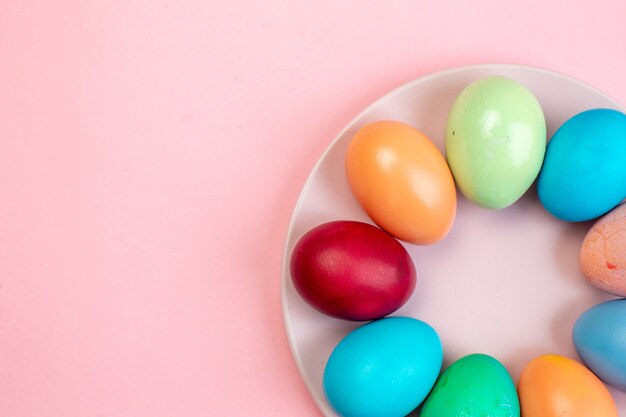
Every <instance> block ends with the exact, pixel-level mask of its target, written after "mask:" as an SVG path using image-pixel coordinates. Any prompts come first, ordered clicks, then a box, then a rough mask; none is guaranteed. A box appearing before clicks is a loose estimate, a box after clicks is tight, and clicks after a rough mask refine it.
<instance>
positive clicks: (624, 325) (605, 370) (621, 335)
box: [573, 299, 626, 392]
mask: <svg viewBox="0 0 626 417" xmlns="http://www.w3.org/2000/svg"><path fill="white" fill-rule="evenodd" d="M573 339H574V347H576V351H577V352H578V355H579V356H580V358H581V359H582V360H583V362H585V365H587V367H588V368H589V369H591V371H593V373H594V374H596V375H597V376H598V377H599V378H600V379H601V380H603V381H604V382H606V383H607V384H610V385H612V386H614V387H616V388H618V389H620V390H622V391H624V392H626V299H620V300H611V301H607V302H605V303H602V304H598V305H596V306H594V307H591V308H590V309H589V310H587V311H585V312H584V313H583V314H582V315H581V316H580V317H579V318H578V320H577V321H576V324H575V325H574V334H573Z"/></svg>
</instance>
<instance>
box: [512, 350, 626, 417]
mask: <svg viewBox="0 0 626 417" xmlns="http://www.w3.org/2000/svg"><path fill="white" fill-rule="evenodd" d="M517 390H518V393H519V399H520V405H521V409H522V416H524V417H562V416H567V417H592V416H597V417H619V416H618V414H617V407H616V406H615V402H614V400H613V397H611V394H610V393H609V390H608V389H607V388H606V387H605V386H604V384H603V383H602V382H601V381H600V380H599V379H598V377H596V376H595V375H594V374H593V373H592V372H591V371H590V370H589V369H587V368H586V367H585V366H583V365H582V364H580V363H578V362H576V361H574V360H572V359H569V358H566V357H564V356H559V355H544V356H539V357H538V358H535V359H533V360H532V361H530V363H529V364H528V365H526V368H524V370H523V371H522V375H521V376H520V380H519V384H518V386H517Z"/></svg>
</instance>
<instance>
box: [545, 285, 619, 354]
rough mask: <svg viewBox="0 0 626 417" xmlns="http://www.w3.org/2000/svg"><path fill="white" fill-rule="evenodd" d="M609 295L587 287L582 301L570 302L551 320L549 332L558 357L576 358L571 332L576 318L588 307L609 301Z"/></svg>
mask: <svg viewBox="0 0 626 417" xmlns="http://www.w3.org/2000/svg"><path fill="white" fill-rule="evenodd" d="M611 298H612V297H611V296H610V295H609V294H606V293H603V292H602V291H600V290H597V289H595V288H593V287H592V286H591V285H590V286H589V293H588V294H586V295H585V296H584V298H582V299H575V300H570V301H569V302H567V303H565V304H564V305H563V306H562V307H561V309H559V311H558V312H557V313H556V315H555V316H554V317H553V318H552V323H551V330H552V338H553V342H554V344H555V345H556V346H557V348H558V350H557V352H554V353H557V354H559V355H564V356H568V357H570V358H574V359H575V358H577V356H578V355H577V354H576V350H575V349H574V344H573V342H572V330H573V329H574V324H575V323H576V320H578V317H580V315H581V314H582V313H584V312H585V311H586V310H587V309H589V308H590V307H592V306H594V305H596V304H599V303H601V302H603V301H606V300H608V299H611Z"/></svg>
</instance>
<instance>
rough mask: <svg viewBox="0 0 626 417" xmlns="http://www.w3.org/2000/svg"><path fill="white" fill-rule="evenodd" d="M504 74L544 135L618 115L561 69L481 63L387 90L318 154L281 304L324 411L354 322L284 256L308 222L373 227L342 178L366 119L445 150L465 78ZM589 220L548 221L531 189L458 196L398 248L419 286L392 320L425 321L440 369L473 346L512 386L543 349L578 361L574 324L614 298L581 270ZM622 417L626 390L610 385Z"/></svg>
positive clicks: (295, 223)
mask: <svg viewBox="0 0 626 417" xmlns="http://www.w3.org/2000/svg"><path fill="white" fill-rule="evenodd" d="M488 75H504V76H508V77H511V78H513V79H515V80H518V81H519V82H521V83H523V84H524V85H526V86H527V87H528V88H529V89H530V90H531V91H533V92H534V93H535V95H536V96H537V99H538V100H539V102H540V103H541V106H542V107H543V110H544V112H545V116H546V121H547V123H548V137H550V136H551V135H552V134H553V133H554V131H555V129H556V128H558V126H560V125H561V124H562V123H563V122H564V121H565V120H567V119H568V118H569V117H571V116H573V115H574V114H576V113H578V112H580V111H582V110H585V109H589V108H593V107H610V108H615V109H619V110H621V111H624V109H623V108H622V107H621V106H620V105H619V104H618V103H616V102H615V101H614V100H612V99H611V98H609V97H608V96H606V95H605V94H603V93H601V92H599V91H598V90H595V89H594V88H592V87H590V86H588V85H586V84H583V83H581V82H579V81H576V80H574V79H572V78H569V77H566V76H564V75H561V74H557V73H554V72H550V71H546V70H543V69H537V68H531V67H524V66H516V65H480V66H470V67H461V68H455V69H451V70H447V71H443V72H438V73H435V74H432V75H429V76H426V77H422V78H419V79H417V80H415V81H412V82H410V83H408V84H406V85H404V86H402V87H400V88H398V89H396V90H394V91H392V92H391V93H389V94H387V95H386V96H384V97H382V98H381V99H380V100H378V101H376V102H375V103H374V104H373V105H371V106H370V107H368V108H367V109H366V110H365V111H363V113H361V114H360V115H359V116H357V117H356V118H355V119H354V120H353V121H352V122H351V123H350V124H349V125H348V127H347V128H346V129H345V130H344V131H343V132H341V133H340V134H339V136H338V137H337V138H336V139H335V141H334V142H333V143H332V144H331V145H330V147H329V148H328V150H327V151H326V152H325V153H324V155H322V157H321V159H320V160H319V162H318V164H317V166H316V167H315V169H314V170H313V172H312V173H311V175H310V177H309V179H308V181H307V183H306V185H305V187H304V189H303V191H302V194H301V195H300V199H299V200H298V204H297V206H296V209H295V211H294V214H293V218H292V222H291V226H290V230H289V235H288V238H287V243H286V247H285V256H284V263H283V276H282V284H283V286H282V291H283V294H282V300H283V309H284V317H285V325H286V327H287V334H288V336H289V340H290V343H291V348H292V351H293V355H294V358H295V360H296V363H297V364H298V367H299V369H300V373H301V374H302V378H303V379H304V381H305V383H306V385H307V386H308V389H309V391H310V392H311V394H312V395H313V398H314V399H315V401H316V402H317V404H318V405H319V407H320V409H321V410H322V412H323V414H324V415H326V416H336V414H335V413H334V412H333V411H332V409H331V408H330V406H329V404H328V403H327V401H326V398H325V397H324V392H323V388H322V375H323V371H324V366H325V364H326V360H327V359H328V356H329V355H330V353H331V351H332V350H333V348H334V347H335V346H336V344H337V343H338V342H339V341H340V340H341V338H342V337H343V336H344V335H346V334H347V333H348V332H349V331H350V330H352V329H354V328H356V327H358V326H360V325H361V324H360V323H352V322H347V321H342V320H337V319H333V318H330V317H326V316H324V315H322V314H320V313H318V312H317V311H315V310H314V309H313V308H311V307H310V306H308V305H307V304H306V303H305V302H304V301H303V300H302V299H301V298H300V296H299V295H298V294H297V293H296V291H295V289H294V287H293V284H292V282H291V277H290V274H289V258H290V255H291V251H292V249H293V247H294V245H295V243H296V242H297V240H298V239H299V238H300V237H301V236H302V235H303V234H304V233H306V232H307V231H308V230H309V229H311V228H313V227H315V226H317V225H318V224H321V223H324V222H326V221H331V220H339V219H352V220H360V221H366V222H368V223H372V222H371V220H370V219H369V218H368V217H367V216H366V214H365V212H364V211H363V210H362V209H361V207H360V206H359V205H358V204H357V202H356V201H355V200H354V198H353V196H352V194H351V192H350V190H349V188H348V184H347V181H346V178H345V175H344V165H343V163H344V155H345V151H346V148H347V146H348V143H349V142H350V139H351V138H352V136H353V134H354V133H355V132H356V131H357V130H358V129H359V128H360V127H361V126H363V125H364V124H366V123H369V122H373V121H376V120H381V119H393V120H400V121H403V122H406V123H409V124H411V125H413V126H415V127H417V128H418V129H420V130H422V131H423V132H424V133H426V134H427V135H428V136H429V137H430V138H431V139H432V140H433V141H434V142H435V144H436V145H437V146H438V147H439V149H440V150H441V151H442V152H443V150H444V144H443V143H444V131H445V125H446V120H447V116H448V112H449V110H450V108H451V106H452V103H453V101H454V99H455V98H456V96H457V95H458V94H459V92H460V91H461V90H462V89H463V88H464V87H465V86H466V85H468V84H469V83H471V82H472V81H474V80H476V79H479V78H481V77H485V76H488ZM590 224H591V223H589V222H588V223H583V224H570V223H564V222H561V221H558V220H556V219H555V218H553V217H551V216H550V215H549V214H548V213H547V212H546V211H545V210H544V209H543V208H542V207H541V204H540V203H539V201H538V200H537V197H536V192H535V190H534V188H533V189H531V190H529V192H527V193H526V195H525V196H524V197H523V198H522V199H520V200H519V201H518V202H517V203H515V204H514V205H513V206H511V207H508V208H506V209H504V210H500V211H490V210H486V209H482V208H480V207H478V206H476V205H474V204H472V203H470V202H469V201H468V200H466V199H465V198H463V197H462V196H461V195H459V200H458V212H457V218H456V221H455V224H454V226H453V228H452V231H451V233H450V234H449V235H448V236H447V237H446V238H445V239H444V240H443V241H441V242H439V243H437V244H434V245H431V246H415V245H411V244H405V245H404V246H405V247H406V248H407V250H408V251H409V252H410V254H411V256H412V257H413V260H414V262H415V267H416V270H417V287H416V290H415V293H414V294H413V296H412V297H411V299H410V300H409V302H408V303H407V304H406V305H405V306H404V307H402V308H401V309H400V310H398V311H397V312H396V313H395V314H394V315H406V316H411V317H416V318H419V319H421V320H424V321H426V322H427V323H429V324H431V325H432V326H433V327H434V328H435V329H436V330H437V332H438V333H439V336H440V337H441V341H442V343H443V348H444V354H445V358H444V367H445V366H447V365H448V364H450V363H451V362H453V361H454V360H456V359H458V358H459V357H461V356H464V355H466V354H469V353H476V352H480V353H486V354H489V355H492V356H494V357H496V358H498V359H499V360H500V361H501V362H502V363H504V365H505V366H506V367H507V369H508V370H509V372H510V373H511V375H512V377H513V379H514V380H515V381H517V379H518V377H519V374H520V372H521V370H522V369H523V367H524V365H525V364H526V363H527V362H528V361H530V360H531V359H532V358H534V357H536V356H538V355H540V354H544V353H557V354H561V355H566V356H569V357H571V358H575V359H578V357H577V355H576V352H575V350H574V348H573V345H572V342H571V331H572V326H573V324H574V322H575V321H576V319H577V318H578V316H579V315H580V314H581V313H582V312H583V311H585V310H586V309H587V308H589V307H591V306H592V305H594V304H597V303H599V302H601V301H603V300H606V299H609V298H610V297H609V296H608V295H606V294H604V293H602V292H600V291H599V290H596V289H595V288H593V287H591V286H590V285H589V284H587V282H586V281H585V279H584V277H583V276H582V275H581V273H580V271H579V268H578V251H579V248H580V244H581V242H582V239H583V237H584V235H585V233H586V232H587V229H588V228H589V227H590ZM611 392H612V393H613V396H614V398H615V401H616V402H617V404H618V408H619V410H620V414H621V415H626V394H624V393H621V392H619V391H616V390H612V391H611Z"/></svg>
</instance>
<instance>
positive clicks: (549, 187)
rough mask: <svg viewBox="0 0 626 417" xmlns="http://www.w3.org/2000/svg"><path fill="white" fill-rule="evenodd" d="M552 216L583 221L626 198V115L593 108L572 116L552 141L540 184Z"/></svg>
mask: <svg viewBox="0 0 626 417" xmlns="http://www.w3.org/2000/svg"><path fill="white" fill-rule="evenodd" d="M537 191H538V193H539V200H540V201H541V204H543V206H544V207H545V209H546V210H548V212H550V213H551V214H552V215H553V216H555V217H557V218H559V219H561V220H565V221H570V222H581V221H586V220H591V219H594V218H596V217H599V216H602V215H603V214H605V213H607V212H609V211H610V210H611V209H613V208H614V207H615V206H617V205H618V204H619V203H620V202H621V201H622V200H623V199H624V197H626V115H625V114H624V113H622V112H619V111H617V110H612V109H591V110H587V111H584V112H582V113H579V114H577V115H575V116H573V117H572V118H570V119H568V120H567V121H566V122H565V123H563V125H561V127H560V128H559V129H558V130H557V131H556V133H555V134H554V135H553V136H552V138H551V139H550V142H549V143H548V147H547V150H546V156H545V160H544V163H543V167H542V169H541V173H540V174H539V180H538V182H537Z"/></svg>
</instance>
